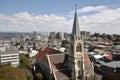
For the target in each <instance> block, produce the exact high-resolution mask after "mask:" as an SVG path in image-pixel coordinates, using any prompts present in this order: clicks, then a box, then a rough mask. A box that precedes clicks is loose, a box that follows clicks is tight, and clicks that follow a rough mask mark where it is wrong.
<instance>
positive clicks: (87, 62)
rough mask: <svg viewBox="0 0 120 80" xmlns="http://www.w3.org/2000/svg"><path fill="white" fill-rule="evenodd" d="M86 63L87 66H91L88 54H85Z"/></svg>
mask: <svg viewBox="0 0 120 80" xmlns="http://www.w3.org/2000/svg"><path fill="white" fill-rule="evenodd" d="M84 62H85V64H91V61H90V58H89V57H88V54H87V53H84Z"/></svg>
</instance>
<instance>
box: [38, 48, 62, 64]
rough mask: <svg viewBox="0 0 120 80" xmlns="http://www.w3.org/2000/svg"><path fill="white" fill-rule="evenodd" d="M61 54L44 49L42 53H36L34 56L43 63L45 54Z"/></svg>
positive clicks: (50, 49)
mask: <svg viewBox="0 0 120 80" xmlns="http://www.w3.org/2000/svg"><path fill="white" fill-rule="evenodd" d="M59 53H62V52H60V51H58V50H54V49H52V48H49V47H46V48H45V49H44V50H43V51H40V52H38V54H37V55H36V56H37V57H38V58H39V59H40V60H41V61H43V62H44V60H45V57H46V54H48V55H49V54H59Z"/></svg>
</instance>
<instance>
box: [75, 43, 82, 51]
mask: <svg viewBox="0 0 120 80" xmlns="http://www.w3.org/2000/svg"><path fill="white" fill-rule="evenodd" d="M81 48H82V47H81V44H78V45H77V46H76V52H81V51H82V49H81Z"/></svg>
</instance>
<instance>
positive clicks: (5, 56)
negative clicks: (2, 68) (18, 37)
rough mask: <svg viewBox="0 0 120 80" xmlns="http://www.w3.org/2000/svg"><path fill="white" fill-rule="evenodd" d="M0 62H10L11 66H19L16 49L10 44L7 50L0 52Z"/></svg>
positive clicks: (2, 63)
mask: <svg viewBox="0 0 120 80" xmlns="http://www.w3.org/2000/svg"><path fill="white" fill-rule="evenodd" d="M0 64H1V65H4V64H11V66H13V67H17V66H19V52H18V49H17V48H15V47H13V46H11V47H10V48H9V49H7V51H5V52H0Z"/></svg>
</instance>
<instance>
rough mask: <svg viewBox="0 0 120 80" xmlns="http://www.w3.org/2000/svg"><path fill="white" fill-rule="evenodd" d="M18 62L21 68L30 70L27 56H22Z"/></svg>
mask: <svg viewBox="0 0 120 80" xmlns="http://www.w3.org/2000/svg"><path fill="white" fill-rule="evenodd" d="M20 62H21V68H28V69H31V67H32V66H31V64H30V60H29V57H27V56H22V57H21V59H20Z"/></svg>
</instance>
